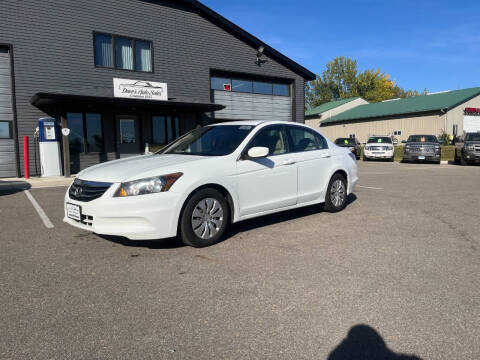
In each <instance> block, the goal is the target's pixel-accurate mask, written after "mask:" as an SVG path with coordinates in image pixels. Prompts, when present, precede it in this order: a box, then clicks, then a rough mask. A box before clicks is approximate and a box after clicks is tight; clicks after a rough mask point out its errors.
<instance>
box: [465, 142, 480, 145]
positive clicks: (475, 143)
mask: <svg viewBox="0 0 480 360" xmlns="http://www.w3.org/2000/svg"><path fill="white" fill-rule="evenodd" d="M478 144H480V141H465V145H478Z"/></svg>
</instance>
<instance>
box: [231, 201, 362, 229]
mask: <svg viewBox="0 0 480 360" xmlns="http://www.w3.org/2000/svg"><path fill="white" fill-rule="evenodd" d="M356 200H357V196H356V195H355V194H350V195H348V197H347V206H349V205H350V204H351V203H353V202H355V201H356ZM321 211H323V204H322V205H311V206H306V207H302V208H298V209H292V210H287V211H282V212H278V213H275V214H271V215H265V216H261V217H258V218H253V219H250V220H245V221H241V222H239V223H236V224H233V225H232V226H231V227H230V228H229V229H228V230H227V237H231V236H234V235H236V234H238V233H240V232H244V231H249V230H253V229H257V228H260V227H263V226H268V225H273V224H279V223H282V222H285V221H290V220H295V219H299V218H302V217H305V216H310V215H314V214H318V213H319V212H321Z"/></svg>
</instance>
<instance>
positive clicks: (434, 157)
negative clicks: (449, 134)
mask: <svg viewBox="0 0 480 360" xmlns="http://www.w3.org/2000/svg"><path fill="white" fill-rule="evenodd" d="M441 158H442V154H441V153H438V154H437V153H435V154H432V153H423V154H422V153H414V152H404V153H403V160H404V161H440V160H441Z"/></svg>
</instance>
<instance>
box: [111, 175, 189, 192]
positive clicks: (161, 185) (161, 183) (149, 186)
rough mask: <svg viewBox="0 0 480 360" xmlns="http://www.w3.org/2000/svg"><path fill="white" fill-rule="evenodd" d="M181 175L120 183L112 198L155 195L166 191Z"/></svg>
mask: <svg viewBox="0 0 480 360" xmlns="http://www.w3.org/2000/svg"><path fill="white" fill-rule="evenodd" d="M182 175H183V173H180V172H179V173H174V174H168V175H163V176H156V177H151V178H147V179H140V180H135V181H129V182H125V183H121V184H120V187H119V188H118V190H117V191H116V192H115V195H114V197H126V196H137V195H145V194H155V193H159V192H165V191H168V190H169V189H170V188H171V187H172V185H173V184H174V183H175V181H177V180H178V179H179V178H180V177H181V176H182Z"/></svg>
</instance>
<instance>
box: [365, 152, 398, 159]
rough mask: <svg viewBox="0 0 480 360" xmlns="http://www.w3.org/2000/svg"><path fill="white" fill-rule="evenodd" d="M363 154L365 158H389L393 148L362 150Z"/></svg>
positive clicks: (391, 155)
mask: <svg viewBox="0 0 480 360" xmlns="http://www.w3.org/2000/svg"><path fill="white" fill-rule="evenodd" d="M363 154H364V156H365V157H366V158H367V159H391V158H392V157H393V150H364V152H363Z"/></svg>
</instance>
